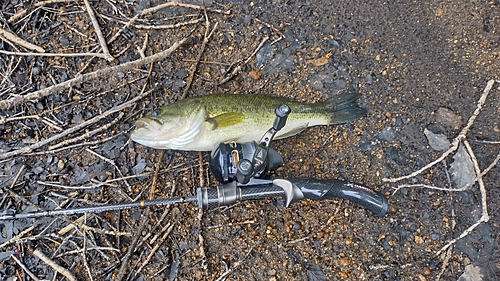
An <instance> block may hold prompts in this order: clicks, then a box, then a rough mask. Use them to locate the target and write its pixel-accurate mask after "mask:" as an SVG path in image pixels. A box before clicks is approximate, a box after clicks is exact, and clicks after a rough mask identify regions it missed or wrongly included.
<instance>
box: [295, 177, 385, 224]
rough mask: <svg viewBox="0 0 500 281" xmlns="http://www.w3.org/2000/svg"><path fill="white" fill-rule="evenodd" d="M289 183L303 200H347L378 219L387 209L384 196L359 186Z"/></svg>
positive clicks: (313, 181) (326, 182) (304, 181)
mask: <svg viewBox="0 0 500 281" xmlns="http://www.w3.org/2000/svg"><path fill="white" fill-rule="evenodd" d="M289 181H290V182H292V183H293V184H295V185H296V186H297V187H298V188H299V189H300V190H301V191H302V193H303V194H304V198H307V199H312V200H325V199H333V198H342V199H347V200H350V201H352V202H354V203H356V204H359V205H361V206H363V207H364V208H366V209H367V210H369V211H371V212H372V213H374V214H375V215H377V216H379V217H382V216H384V215H385V214H386V213H387V210H388V209H389V204H388V203H387V198H386V197H385V195H383V194H382V193H380V192H378V191H375V190H373V189H371V188H369V187H366V186H364V185H361V184H357V183H353V182H346V181H341V180H337V179H328V180H319V179H311V178H301V179H290V180H289Z"/></svg>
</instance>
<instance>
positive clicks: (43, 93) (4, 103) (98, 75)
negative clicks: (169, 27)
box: [0, 38, 191, 110]
mask: <svg viewBox="0 0 500 281" xmlns="http://www.w3.org/2000/svg"><path fill="white" fill-rule="evenodd" d="M190 39H191V38H184V39H182V40H181V41H178V42H175V43H174V44H173V45H172V46H171V47H170V48H168V49H167V50H165V51H163V52H160V53H158V54H155V55H152V56H149V57H146V58H144V59H138V60H135V61H131V62H127V63H124V64H121V65H117V66H113V67H109V68H105V69H100V70H97V71H94V72H91V73H86V74H83V75H81V76H78V77H75V78H73V79H70V80H67V81H65V82H62V83H59V84H56V85H54V86H51V87H47V88H45V89H42V90H38V91H35V92H32V93H29V94H26V95H22V96H20V95H16V96H14V97H12V98H9V99H7V100H1V101H0V110H2V109H8V108H10V107H13V106H16V105H19V104H22V103H24V102H28V101H32V100H36V99H40V98H43V97H47V96H50V95H52V94H54V93H59V92H61V91H63V90H64V89H66V88H70V87H74V86H77V85H80V84H82V83H84V82H87V81H90V80H94V79H102V78H104V77H107V76H108V75H110V74H112V73H116V72H120V71H125V70H129V69H134V68H137V67H139V66H142V65H145V64H150V63H153V62H156V61H159V60H162V59H165V58H166V57H169V56H170V55H171V54H172V53H173V52H174V51H176V50H177V49H178V48H179V47H180V46H182V45H184V44H186V43H187V42H189V41H190Z"/></svg>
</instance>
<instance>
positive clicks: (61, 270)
mask: <svg viewBox="0 0 500 281" xmlns="http://www.w3.org/2000/svg"><path fill="white" fill-rule="evenodd" d="M33 255H35V256H36V257H38V258H39V259H40V260H42V261H43V262H45V263H46V264H47V265H49V266H51V267H52V268H53V269H55V270H56V271H57V272H59V273H61V274H62V275H63V276H64V277H66V278H68V279H69V280H70V281H77V279H76V277H75V276H74V275H73V273H71V271H69V270H67V269H66V268H64V267H62V266H60V265H59V264H57V263H56V262H54V261H53V260H52V259H50V258H49V257H47V256H46V255H45V254H44V253H42V252H41V251H40V250H38V249H35V251H33Z"/></svg>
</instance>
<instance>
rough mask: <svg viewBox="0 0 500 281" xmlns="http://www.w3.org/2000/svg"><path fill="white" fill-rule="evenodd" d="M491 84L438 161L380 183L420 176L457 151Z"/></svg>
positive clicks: (487, 85)
mask: <svg viewBox="0 0 500 281" xmlns="http://www.w3.org/2000/svg"><path fill="white" fill-rule="evenodd" d="M493 84H495V80H490V81H488V84H486V87H485V88H484V91H483V94H482V95H481V98H479V100H478V102H477V107H476V110H474V113H473V114H472V116H471V117H470V118H469V121H468V122H467V125H466V126H465V127H464V128H463V129H462V131H460V134H459V135H458V136H457V137H456V138H455V139H454V140H453V142H452V146H451V147H450V148H449V149H448V150H447V151H445V152H444V153H443V154H442V155H441V157H439V158H438V159H436V160H434V161H432V162H431V163H429V164H427V165H426V166H425V167H423V168H421V169H419V170H417V171H415V172H413V173H411V174H409V175H406V176H401V177H398V178H383V179H382V181H385V182H397V181H400V180H404V179H409V178H413V177H415V176H417V175H419V174H421V173H422V172H423V171H425V170H427V169H429V168H431V167H432V166H434V165H436V164H437V163H439V162H441V161H442V160H443V159H445V158H446V157H448V155H450V154H451V153H452V152H454V151H455V150H457V148H458V145H459V144H460V141H461V140H463V139H465V137H466V135H467V133H468V132H469V129H470V127H471V126H472V124H473V123H474V121H475V120H476V117H477V116H478V115H479V113H480V112H481V109H482V108H483V105H484V103H485V101H486V98H487V97H488V94H489V93H490V91H491V88H493Z"/></svg>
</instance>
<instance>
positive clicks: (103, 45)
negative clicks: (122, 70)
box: [83, 0, 115, 62]
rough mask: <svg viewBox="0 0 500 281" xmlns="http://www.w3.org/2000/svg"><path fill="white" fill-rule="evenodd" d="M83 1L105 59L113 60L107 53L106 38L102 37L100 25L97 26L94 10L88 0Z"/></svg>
mask: <svg viewBox="0 0 500 281" xmlns="http://www.w3.org/2000/svg"><path fill="white" fill-rule="evenodd" d="M83 1H84V2H85V8H86V9H87V13H89V16H90V20H91V21H92V25H93V26H94V30H95V33H96V35H97V38H98V39H99V44H101V48H102V52H103V53H104V55H105V56H106V59H107V60H108V61H109V62H113V61H114V60H115V58H114V57H113V56H112V55H111V54H110V53H109V50H108V46H107V44H106V39H104V35H102V31H101V27H100V26H99V22H98V21H97V19H96V18H95V13H94V10H93V9H92V7H91V6H90V3H89V0H83Z"/></svg>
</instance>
